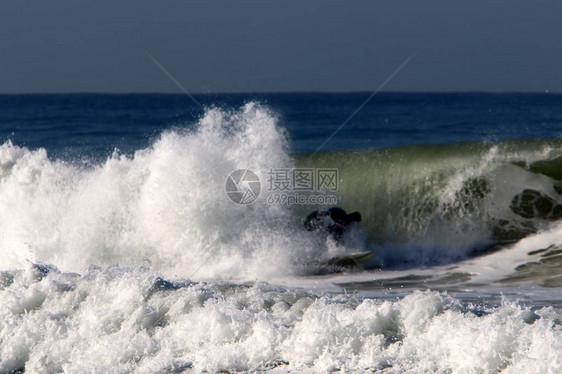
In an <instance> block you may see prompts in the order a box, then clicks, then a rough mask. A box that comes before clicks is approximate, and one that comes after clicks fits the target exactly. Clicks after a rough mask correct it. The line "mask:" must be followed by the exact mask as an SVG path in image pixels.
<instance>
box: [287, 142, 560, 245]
mask: <svg viewBox="0 0 562 374" xmlns="http://www.w3.org/2000/svg"><path fill="white" fill-rule="evenodd" d="M295 161H296V165H297V167H302V168H305V167H306V168H310V167H313V168H337V169H338V172H339V180H338V189H337V191H336V192H335V193H336V195H337V196H338V204H339V205H340V206H341V207H342V208H344V209H346V210H349V211H355V210H358V211H360V212H361V214H362V215H363V221H362V222H361V228H362V229H363V231H364V232H365V233H366V235H367V237H368V240H369V241H370V242H371V243H380V244H388V243H397V244H405V243H415V244H416V245H420V246H436V247H441V248H449V249H451V250H453V248H456V249H459V248H463V249H465V250H466V251H473V250H475V249H477V248H482V247H483V246H489V245H490V244H493V243H498V242H506V241H513V240H516V239H519V238H521V237H523V236H525V235H527V234H529V233H531V232H534V231H536V230H537V229H539V228H541V227H542V226H543V225H546V224H548V222H550V221H552V220H555V219H557V218H558V216H557V213H556V212H554V210H556V209H558V208H557V206H558V205H559V204H560V203H562V198H561V196H560V194H559V192H562V182H561V181H562V140H560V139H556V140H548V139H547V140H543V139H534V140H516V141H515V140H514V141H504V142H499V143H489V142H474V143H457V144H446V145H411V146H405V147H397V148H389V149H370V150H359V151H332V152H318V153H309V154H300V155H296V156H295ZM525 191H527V192H525ZM528 191H534V192H528ZM523 195H524V196H523ZM531 195H532V196H534V197H533V199H534V200H533V199H531V198H530V196H531ZM530 200H533V201H530ZM541 204H542V205H541ZM549 204H550V205H549ZM315 208H318V207H311V206H306V207H303V206H300V207H298V208H297V212H298V214H304V213H305V211H306V210H313V209H315ZM560 209H562V206H561V207H560ZM546 210H548V212H546ZM522 212H524V214H522ZM561 213H562V210H561Z"/></svg>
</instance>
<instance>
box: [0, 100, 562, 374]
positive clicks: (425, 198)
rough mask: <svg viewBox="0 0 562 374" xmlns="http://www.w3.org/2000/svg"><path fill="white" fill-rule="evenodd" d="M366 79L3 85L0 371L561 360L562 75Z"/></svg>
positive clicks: (387, 369)
mask: <svg viewBox="0 0 562 374" xmlns="http://www.w3.org/2000/svg"><path fill="white" fill-rule="evenodd" d="M369 96H370V93H368V92H357V93H271V94H201V95H194V97H193V99H192V98H190V97H188V96H186V95H181V94H131V95H121V94H49V95H36V94H33V95H0V144H1V145H0V373H16V372H26V373H28V372H29V373H58V372H64V373H83V372H92V373H93V372H99V373H105V372H119V373H125V372H135V373H152V372H162V373H184V372H185V373H199V372H212V373H217V372H229V373H238V372H260V373H261V372H267V373H289V372H291V373H318V372H346V373H385V374H388V373H410V372H415V373H425V372H431V373H500V372H501V373H560V372H562V355H561V353H560V352H562V322H561V321H562V221H561V219H562V105H561V104H562V95H560V94H551V93H536V94H525V93H498V94H491V93H380V94H377V95H375V96H373V97H372V99H371V100H368V101H367V102H366V100H367V99H368V98H369ZM362 104H365V105H364V106H362ZM358 109H359V110H358ZM331 206H338V207H341V208H343V209H345V210H346V211H347V212H353V211H358V212H360V214H361V216H362V220H361V222H359V223H353V224H352V225H350V226H349V228H348V229H347V230H346V232H345V234H344V237H343V241H342V242H337V241H335V240H333V239H332V237H331V236H330V235H328V234H327V233H326V232H325V231H322V230H321V231H313V232H311V231H307V230H305V229H304V226H303V219H304V218H305V217H306V216H307V215H308V214H309V213H311V212H313V211H315V210H318V209H326V208H328V207H331ZM355 251H372V252H373V255H372V257H371V258H369V259H368V261H366V262H364V263H360V264H359V263H357V264H354V265H356V266H351V267H340V266H333V265H329V260H330V258H333V257H334V256H340V255H345V254H347V253H350V252H355Z"/></svg>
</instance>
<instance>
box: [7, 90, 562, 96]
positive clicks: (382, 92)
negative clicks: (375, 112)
mask: <svg viewBox="0 0 562 374" xmlns="http://www.w3.org/2000/svg"><path fill="white" fill-rule="evenodd" d="M370 92H372V91H370V90H345V91H321V90H311V91H305V90H303V91H298V90H296V91H230V92H229V91H217V92H192V94H193V95H198V96H212V95H271V94H288V95H290V94H328V95H329V94H360V93H370ZM379 94H383V95H384V94H426V95H427V94H429V95H433V94H489V95H498V94H500V95H501V94H546V95H548V94H562V91H550V90H544V91H531V90H529V91H523V90H521V91H485V90H482V91H479V90H443V91H434V90H431V91H421V90H412V91H407V90H399V91H398V90H397V91H394V90H391V91H381V92H380V93H379ZM0 95H2V96H17V95H22V96H24V95H29V96H31V95H116V96H117V95H182V93H181V92H177V91H142V92H134V91H122V92H112V91H62V92H48V91H45V92H0Z"/></svg>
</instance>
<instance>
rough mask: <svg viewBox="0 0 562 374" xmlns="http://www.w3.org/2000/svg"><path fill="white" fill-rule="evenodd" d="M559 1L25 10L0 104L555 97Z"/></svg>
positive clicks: (54, 5)
mask: <svg viewBox="0 0 562 374" xmlns="http://www.w3.org/2000/svg"><path fill="white" fill-rule="evenodd" d="M561 16H562V2H561V1H559V0H548V1H543V0H537V1H520V0H485V1H483V0H472V1H463V2H458V1H450V0H440V1H432V0H428V1H419V0H404V1H402V0H394V1H355V0H349V1H332V0H322V1H317V0H314V1H307V0H300V1H293V0H288V1H270V0H259V1H243V0H240V1H232V0H228V1H213V0H207V1H203V0H201V1H176V0H167V1H155V0H152V1H148V0H135V1H121V0H113V1H108V0H97V1H84V0H83V1H79V0H60V1H59V0H51V1H38V0H29V1H25V2H20V1H4V2H2V4H1V5H0V53H1V55H0V93H63V92H110V93H113V92H114V93H128V92H139V93H140V92H179V90H178V87H177V86H176V85H175V84H174V83H173V82H172V80H171V79H170V78H169V77H168V76H166V75H165V74H164V73H163V72H162V71H161V69H160V68H159V67H158V66H157V65H156V64H155V63H154V62H153V61H152V60H151V58H150V57H149V55H151V56H153V57H154V58H155V59H156V60H157V61H158V62H159V63H160V64H161V66H163V67H165V69H167V70H168V71H169V72H170V74H171V75H172V76H173V77H174V78H175V79H176V80H177V82H179V83H180V84H181V85H183V86H184V87H185V89H186V90H188V91H190V92H193V93H205V92H210V93H217V92H287V91H288V92H292V91H332V92H340V91H372V90H376V89H377V88H378V87H379V86H380V85H381V83H382V82H384V81H385V80H386V79H387V78H388V77H389V76H390V75H391V74H392V73H393V72H394V71H395V70H396V69H397V68H398V67H399V66H400V65H401V64H402V63H403V62H404V61H405V60H406V59H407V58H408V57H409V56H411V55H414V58H413V59H412V60H411V61H410V62H409V63H408V64H407V65H406V66H405V67H404V68H403V69H401V70H400V71H399V72H398V73H397V74H396V76H395V77H394V78H393V79H391V80H390V81H389V82H388V84H387V85H386V86H385V87H384V90H386V91H490V92H504V91H517V92H528V91H532V92H545V91H549V92H562V23H561Z"/></svg>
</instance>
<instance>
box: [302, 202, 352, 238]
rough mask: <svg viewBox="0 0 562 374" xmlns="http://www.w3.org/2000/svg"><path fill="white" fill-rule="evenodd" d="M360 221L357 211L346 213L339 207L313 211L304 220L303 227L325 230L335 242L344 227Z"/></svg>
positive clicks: (309, 229) (340, 236)
mask: <svg viewBox="0 0 562 374" xmlns="http://www.w3.org/2000/svg"><path fill="white" fill-rule="evenodd" d="M359 221H361V215H360V214H359V213H358V212H354V213H351V214H347V213H346V212H345V210H343V209H340V208H330V209H328V210H321V211H318V210H317V211H314V212H312V213H310V214H309V215H308V216H307V217H306V218H305V220H304V227H305V228H306V229H307V230H308V231H320V230H326V231H327V232H328V233H329V234H330V235H331V236H332V238H334V240H335V241H336V242H338V243H339V242H341V240H342V236H343V233H344V232H345V228H346V226H347V225H349V224H350V223H352V222H359Z"/></svg>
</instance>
